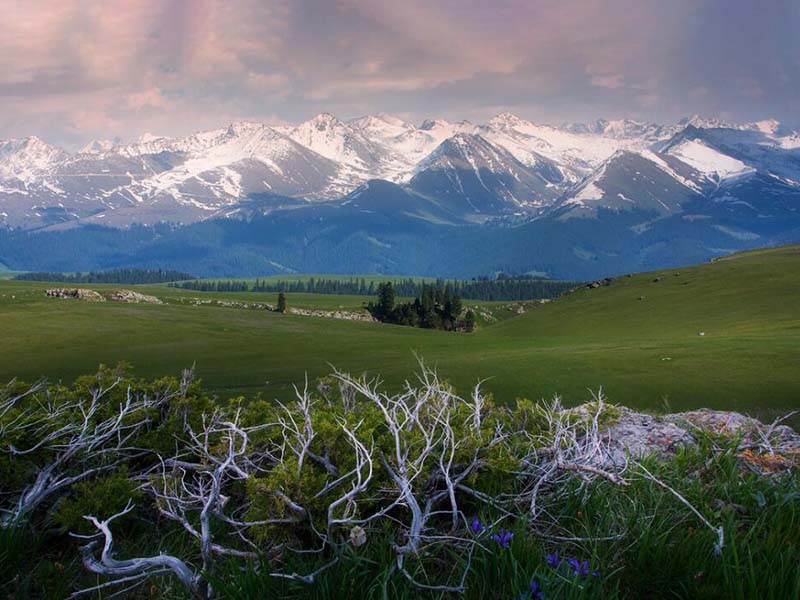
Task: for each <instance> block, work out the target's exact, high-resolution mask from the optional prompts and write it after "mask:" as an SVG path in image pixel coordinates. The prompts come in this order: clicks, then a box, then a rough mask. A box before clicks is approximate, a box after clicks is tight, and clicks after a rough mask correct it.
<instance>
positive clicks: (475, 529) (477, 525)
mask: <svg viewBox="0 0 800 600" xmlns="http://www.w3.org/2000/svg"><path fill="white" fill-rule="evenodd" d="M469 527H470V529H472V533H480V532H481V531H483V530H484V527H483V525H482V524H481V522H480V519H478V518H477V517H475V518H474V519H472V523H470V526H469Z"/></svg>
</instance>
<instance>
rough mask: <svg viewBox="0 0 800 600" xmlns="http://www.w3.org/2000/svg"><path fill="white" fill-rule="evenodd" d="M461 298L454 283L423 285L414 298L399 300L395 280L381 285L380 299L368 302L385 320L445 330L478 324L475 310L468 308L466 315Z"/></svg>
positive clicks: (369, 306)
mask: <svg viewBox="0 0 800 600" xmlns="http://www.w3.org/2000/svg"><path fill="white" fill-rule="evenodd" d="M462 309H463V305H462V303H461V298H460V297H459V295H458V294H457V293H456V292H455V291H454V290H453V288H452V286H450V285H449V284H448V285H445V286H444V287H443V288H442V287H437V286H433V285H423V286H422V293H421V294H420V295H419V296H417V297H416V298H414V300H413V301H411V302H403V303H400V304H398V303H396V301H395V290H394V286H393V285H392V282H391V281H386V282H384V283H381V284H379V285H378V299H377V301H376V302H370V303H369V304H367V310H368V311H369V312H370V314H371V315H372V316H373V317H374V318H375V319H377V320H378V321H380V322H382V323H393V324H395V325H407V326H410V327H422V328H424V329H443V330H445V331H455V330H466V331H472V330H473V329H474V328H475V313H473V312H472V311H471V310H468V311H467V312H466V313H465V315H464V317H463V318H462V316H461V312H462Z"/></svg>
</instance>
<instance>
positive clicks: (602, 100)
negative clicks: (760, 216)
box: [0, 0, 800, 147]
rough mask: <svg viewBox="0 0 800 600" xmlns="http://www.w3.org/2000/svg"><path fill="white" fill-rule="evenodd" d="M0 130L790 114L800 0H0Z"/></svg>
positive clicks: (89, 133) (799, 97) (78, 138)
mask: <svg viewBox="0 0 800 600" xmlns="http://www.w3.org/2000/svg"><path fill="white" fill-rule="evenodd" d="M0 11H1V12H0V14H1V15H2V17H3V34H2V36H0V138H8V137H20V136H26V135H31V134H35V135H39V136H40V137H43V138H45V139H46V140H48V141H51V142H54V143H57V144H62V145H64V146H66V147H75V146H76V145H77V144H81V143H83V142H84V141H86V140H88V139H91V138H96V137H99V138H111V137H114V136H121V137H123V138H125V139H130V138H132V137H135V136H137V135H139V134H141V133H143V132H145V131H149V132H153V133H156V134H162V135H175V134H182V133H188V132H191V131H195V130H198V129H204V128H211V127H219V126H223V125H225V124H227V123H228V122H230V121H232V120H237V119H250V120H261V121H266V122H275V123H279V122H287V121H288V122H295V121H300V120H304V119H307V118H310V117H311V116H313V115H314V114H316V113H318V112H321V111H328V112H332V113H334V114H336V115H338V116H340V117H342V118H347V117H353V116H358V115H361V114H365V113H374V112H387V113H393V114H397V115H399V116H402V117H405V118H408V119H410V120H413V121H419V120H421V119H422V118H425V117H430V116H437V117H444V118H450V119H463V118H467V119H470V120H474V121H481V120H484V119H486V118H488V117H490V116H492V115H493V114H495V113H497V112H500V111H502V110H510V111H512V112H514V113H516V114H518V115H520V116H522V117H525V118H528V119H531V120H535V121H539V122H545V123H560V122H563V121H585V120H591V119H595V118H598V117H606V118H620V117H631V118H643V119H651V120H656V121H660V122H668V121H674V120H677V119H678V118H680V117H682V116H685V115H689V114H694V113H699V114H701V115H704V116H718V117H723V118H729V119H736V120H757V119H763V118H767V117H774V118H778V119H780V120H784V121H786V122H789V123H797V122H798V121H800V109H799V108H798V107H799V106H800V34H799V33H798V32H800V1H798V0H786V1H783V0H761V1H757V0H753V1H748V0H658V1H651V0H609V1H601V0H594V1H592V0H549V1H545V0H483V1H478V0H438V1H437V0H287V1H283V0H252V1H249V0H235V1H222V0H220V1H210V0H124V1H123V0H120V1H113V0H106V1H97V2H94V1H91V0H86V1H77V0H75V1H70V0H50V1H36V0H20V1H16V0H0Z"/></svg>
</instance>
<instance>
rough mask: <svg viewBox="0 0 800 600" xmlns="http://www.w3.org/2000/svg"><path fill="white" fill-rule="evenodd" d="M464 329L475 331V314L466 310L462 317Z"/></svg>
mask: <svg viewBox="0 0 800 600" xmlns="http://www.w3.org/2000/svg"><path fill="white" fill-rule="evenodd" d="M464 329H466V330H467V331H470V332H472V331H475V313H474V312H472V310H467V314H466V315H464Z"/></svg>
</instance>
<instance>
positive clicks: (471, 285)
mask: <svg viewBox="0 0 800 600" xmlns="http://www.w3.org/2000/svg"><path fill="white" fill-rule="evenodd" d="M169 285H170V286H171V287H176V288H181V289H185V290H194V291H198V292H293V293H305V294H347V295H359V296H372V295H374V294H375V293H376V292H377V289H378V287H379V286H378V285H376V284H375V282H374V281H367V280H366V279H365V278H363V277H362V278H357V277H353V278H351V279H323V278H314V277H309V278H308V279H307V280H305V281H303V280H298V281H282V280H277V281H276V280H267V279H263V280H261V279H256V280H255V281H254V282H250V281H247V280H225V281H223V280H208V279H196V280H192V281H179V282H175V283H170V284H169ZM575 285H576V284H575V282H571V281H557V280H552V279H543V278H539V277H530V276H510V275H505V274H503V273H501V274H500V275H498V276H497V278H494V279H490V278H488V277H484V278H479V279H472V280H453V281H447V280H444V279H437V280H436V281H435V282H431V283H425V282H423V281H419V280H415V279H412V278H406V279H402V280H399V281H394V282H392V288H393V291H394V293H395V295H396V296H398V297H406V298H415V297H421V296H422V294H423V292H424V290H426V289H434V290H440V291H442V292H444V290H445V288H447V287H449V288H450V290H451V293H453V294H456V295H458V296H459V297H460V298H464V299H467V300H486V301H493V300H539V299H542V298H554V297H556V296H558V295H560V294H562V293H564V292H565V291H567V290H569V289H572V288H573V287H575Z"/></svg>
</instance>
